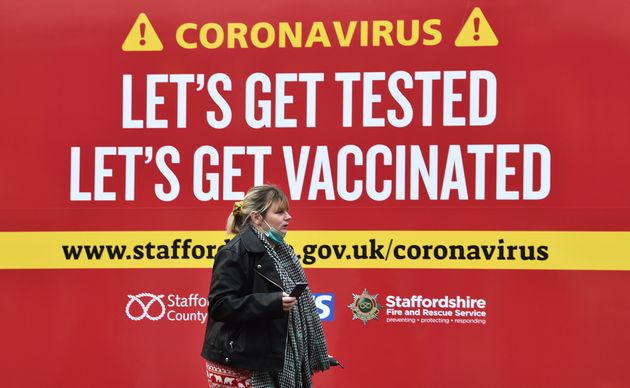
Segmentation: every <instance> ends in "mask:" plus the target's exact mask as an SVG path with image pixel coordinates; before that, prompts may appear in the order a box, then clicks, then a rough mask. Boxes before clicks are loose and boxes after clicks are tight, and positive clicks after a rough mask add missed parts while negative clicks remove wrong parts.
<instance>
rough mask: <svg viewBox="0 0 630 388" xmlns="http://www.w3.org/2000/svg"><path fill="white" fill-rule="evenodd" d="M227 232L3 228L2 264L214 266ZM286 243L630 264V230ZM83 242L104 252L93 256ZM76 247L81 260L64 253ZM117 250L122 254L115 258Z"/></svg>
mask: <svg viewBox="0 0 630 388" xmlns="http://www.w3.org/2000/svg"><path fill="white" fill-rule="evenodd" d="M225 238H226V236H225V233H224V232H221V231H206V232H204V231H201V232H200V231H166V232H156V231H137V232H2V233H0V249H1V250H0V269H36V268H39V269H56V268H66V269H72V268H77V269H78V268H211V267H212V263H213V260H212V257H213V256H214V254H215V253H216V250H217V246H220V245H222V244H224V242H223V240H224V239H225ZM186 240H189V241H186ZM287 242H289V243H290V244H291V245H292V246H293V247H294V248H295V250H296V252H297V253H298V254H299V255H300V257H301V259H302V260H303V263H304V266H305V267H312V268H380V269H389V268H443V269H535V270H624V271H625V270H630V232H547V231H533V232H532V231H291V232H290V233H289V235H288V236H287ZM64 245H65V246H67V248H66V251H64V249H63V248H62V247H63V246H64ZM85 246H88V247H91V248H89V249H90V250H92V251H93V252H92V254H95V253H98V251H99V250H101V251H102V252H101V258H100V259H96V258H94V257H93V258H92V259H88V258H87V256H86V251H85V249H86V248H85ZM107 246H110V247H109V248H108V247H107ZM123 246H126V248H125V251H124V253H123V252H121V249H122V247H123ZM452 246H459V247H455V248H453V247H452ZM70 247H72V248H70ZM530 247H531V248H530ZM71 249H74V253H75V254H78V253H80V254H78V256H77V258H76V259H74V258H69V259H68V258H66V255H67V254H69V251H70V250H71ZM79 249H80V252H78V250H79ZM108 249H109V250H110V251H108ZM116 249H118V252H119V254H120V257H121V258H120V259H118V258H115V257H114V258H110V255H113V256H115V253H116V252H115V250H116ZM510 252H511V253H510ZM186 255H187V256H188V258H185V257H184V256H186ZM195 255H196V256H197V257H198V258H194V257H193V256H195ZM149 256H153V258H149ZM174 256H178V258H175V257H174ZM209 257H210V258H209ZM326 257H328V258H326ZM397 257H398V258H397ZM523 257H525V258H533V260H524V259H523Z"/></svg>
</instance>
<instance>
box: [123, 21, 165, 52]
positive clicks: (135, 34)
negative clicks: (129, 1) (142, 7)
mask: <svg viewBox="0 0 630 388" xmlns="http://www.w3.org/2000/svg"><path fill="white" fill-rule="evenodd" d="M122 50H123V51H162V50H164V46H163V45H162V41H160V38H159V37H158V35H157V33H156V32H155V29H154V28H153V26H152V25H151V22H150V21H149V18H148V17H147V15H146V14H144V13H141V14H140V15H138V18H137V19H136V22H135V23H134V24H133V26H132V27H131V30H129V34H127V38H126V39H125V41H124V42H123V44H122Z"/></svg>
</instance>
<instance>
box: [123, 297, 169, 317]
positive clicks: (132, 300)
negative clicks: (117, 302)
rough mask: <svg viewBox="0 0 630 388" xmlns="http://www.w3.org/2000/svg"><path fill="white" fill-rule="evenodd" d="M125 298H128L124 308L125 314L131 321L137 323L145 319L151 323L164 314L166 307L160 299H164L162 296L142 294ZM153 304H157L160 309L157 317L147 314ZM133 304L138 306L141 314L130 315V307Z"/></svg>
mask: <svg viewBox="0 0 630 388" xmlns="http://www.w3.org/2000/svg"><path fill="white" fill-rule="evenodd" d="M127 296H128V297H129V302H128V303H127V307H126V308H125V313H126V314H127V317H128V318H129V319H131V320H132V321H139V320H141V319H144V318H147V319H149V320H151V321H157V320H160V319H162V317H163V316H164V314H165V313H166V306H165V305H164V302H162V298H164V295H153V294H149V293H148V292H143V293H142V294H138V295H127ZM145 302H146V303H145ZM155 302H157V303H159V306H160V309H161V310H160V312H159V314H157V315H155V314H150V313H149V310H150V309H151V306H152V305H153V304H154V303H155ZM134 304H138V305H139V306H140V308H141V309H142V314H140V315H139V316H136V315H132V314H131V311H130V310H131V306H133V305H134ZM155 312H156V311H155V309H153V313H155Z"/></svg>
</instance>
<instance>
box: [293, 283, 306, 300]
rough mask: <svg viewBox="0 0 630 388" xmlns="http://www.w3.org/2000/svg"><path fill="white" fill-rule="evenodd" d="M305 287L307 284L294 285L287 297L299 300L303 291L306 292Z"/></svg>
mask: <svg viewBox="0 0 630 388" xmlns="http://www.w3.org/2000/svg"><path fill="white" fill-rule="evenodd" d="M307 286H308V283H296V284H295V287H294V288H293V290H292V291H291V293H290V294H289V296H292V297H294V298H296V299H297V298H299V297H300V295H302V293H303V292H304V290H306V287H307Z"/></svg>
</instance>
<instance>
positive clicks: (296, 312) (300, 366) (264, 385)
mask: <svg viewBox="0 0 630 388" xmlns="http://www.w3.org/2000/svg"><path fill="white" fill-rule="evenodd" d="M252 229H253V230H254V233H256V235H257V236H258V238H259V239H260V241H262V242H263V244H264V245H265V248H266V249H267V253H269V255H270V256H271V257H272V258H273V262H274V265H275V267H276V270H277V271H278V274H280V280H282V287H283V288H284V290H285V292H286V293H289V292H291V290H292V289H293V287H294V286H295V284H296V283H298V282H306V274H305V273H304V269H302V266H301V265H300V262H299V260H298V258H297V256H296V255H295V252H294V251H293V248H291V247H290V246H289V245H288V244H287V243H283V244H280V245H276V246H275V248H274V247H272V246H271V244H269V242H268V241H267V239H266V238H265V236H264V235H263V234H262V233H261V232H260V231H259V230H258V229H256V228H254V227H252ZM288 331H289V332H288V338H287V346H286V349H285V353H284V367H283V368H282V371H281V372H279V373H277V374H276V373H269V372H259V371H252V387H253V388H269V387H280V388H308V387H311V386H312V381H311V375H312V374H313V373H315V372H320V371H324V370H326V369H328V368H330V363H329V362H328V350H327V349H326V339H325V338H324V330H323V329H322V322H321V320H320V319H319V315H318V314H317V309H316V307H315V301H314V300H313V296H312V295H311V292H310V290H309V288H308V287H307V288H306V290H305V291H304V292H303V293H302V295H301V296H300V298H299V299H298V303H297V304H296V305H295V306H294V307H293V308H292V309H291V310H290V311H289V325H288Z"/></svg>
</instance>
